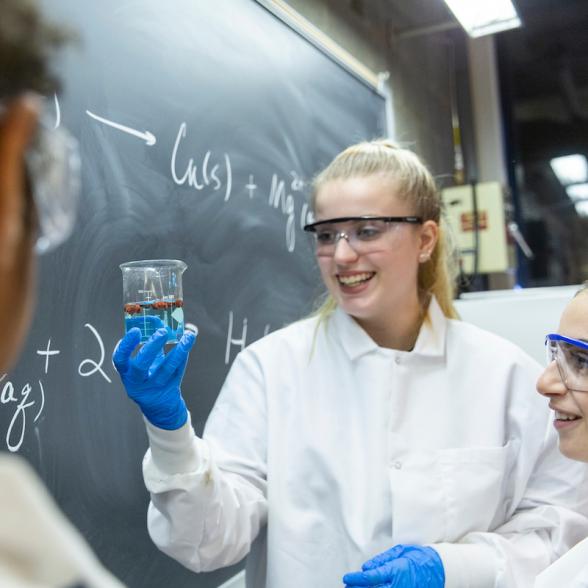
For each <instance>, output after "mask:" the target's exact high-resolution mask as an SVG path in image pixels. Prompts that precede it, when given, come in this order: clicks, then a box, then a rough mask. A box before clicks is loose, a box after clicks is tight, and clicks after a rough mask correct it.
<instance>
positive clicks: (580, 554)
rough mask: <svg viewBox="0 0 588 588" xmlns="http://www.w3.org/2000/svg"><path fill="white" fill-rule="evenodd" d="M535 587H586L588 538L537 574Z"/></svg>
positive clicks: (587, 585)
mask: <svg viewBox="0 0 588 588" xmlns="http://www.w3.org/2000/svg"><path fill="white" fill-rule="evenodd" d="M535 588H588V539H584V541H580V543H578V544H577V545H575V546H574V547H572V549H571V550H570V551H568V552H567V553H566V554H565V555H563V556H562V557H561V558H560V559H558V560H557V561H556V562H555V563H553V564H552V565H550V566H549V567H548V568H547V569H546V570H545V571H543V572H542V573H541V574H539V576H538V577H537V581H536V582H535Z"/></svg>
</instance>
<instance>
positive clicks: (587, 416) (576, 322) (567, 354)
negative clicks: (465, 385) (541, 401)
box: [535, 282, 588, 588]
mask: <svg viewBox="0 0 588 588" xmlns="http://www.w3.org/2000/svg"><path fill="white" fill-rule="evenodd" d="M545 348H546V351H547V367H546V368H545V370H544V371H543V373H542V374H541V376H540V378H539V380H538V382H537V391H538V392H539V393H540V394H542V395H543V396H545V397H547V398H548V399H549V407H550V408H551V409H552V410H553V412H554V420H553V425H554V427H555V429H556V431H557V433H558V435H559V449H560V451H561V453H563V455H565V456H566V457H569V458H570V459H575V460H578V461H583V462H588V282H586V283H585V284H584V285H583V286H582V288H581V289H580V290H579V291H578V292H577V293H576V295H575V296H574V298H572V300H571V301H570V302H569V303H568V305H567V306H566V308H565V309H564V312H563V314H562V316H561V319H560V323H559V327H558V329H557V333H550V334H549V335H547V336H546V338H545ZM587 561H588V538H587V539H584V541H581V542H580V543H578V544H577V545H575V546H574V547H573V548H572V549H571V550H570V551H569V552H568V553H566V554H565V555H563V556H562V557H561V558H560V559H558V560H557V561H556V562H555V563H553V564H552V565H551V566H550V567H549V568H547V570H545V571H544V572H543V573H542V574H540V575H539V577H538V578H537V581H536V583H535V588H548V587H550V586H556V585H557V586H566V587H569V588H581V587H583V586H588V564H586V562H587Z"/></svg>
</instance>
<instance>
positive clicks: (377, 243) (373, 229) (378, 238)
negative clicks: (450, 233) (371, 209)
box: [304, 216, 423, 256]
mask: <svg viewBox="0 0 588 588" xmlns="http://www.w3.org/2000/svg"><path fill="white" fill-rule="evenodd" d="M422 222H423V219H422V218H421V217H419V216H343V217H338V218H331V219H327V220H321V221H317V222H316V223H311V224H308V225H306V226H305V227H304V230H305V231H307V232H309V233H313V234H314V238H315V245H316V254H317V255H325V256H327V255H328V256H330V255H334V254H335V249H336V247H337V243H338V242H339V239H345V240H346V241H347V243H349V245H350V246H351V247H352V248H353V250H354V251H355V252H356V253H357V254H358V255H362V254H364V253H368V252H371V251H376V250H377V249H379V248H380V247H381V245H382V237H383V236H384V235H385V234H386V233H388V232H389V231H390V230H391V229H394V230H395V229H396V228H397V227H398V226H399V225H401V224H403V223H404V224H411V225H418V224H422ZM342 229H344V230H342Z"/></svg>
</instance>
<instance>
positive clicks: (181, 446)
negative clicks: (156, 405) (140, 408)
mask: <svg viewBox="0 0 588 588" xmlns="http://www.w3.org/2000/svg"><path fill="white" fill-rule="evenodd" d="M145 426H146V428H147V436H148V437H149V447H150V450H148V451H147V455H146V456H145V459H146V460H148V459H149V457H150V459H151V461H152V462H153V465H154V466H155V467H156V468H157V469H158V470H159V471H160V472H161V473H163V474H166V475H175V474H187V473H193V472H196V471H197V470H198V469H199V468H200V467H201V465H202V456H201V453H202V451H201V450H199V445H200V444H203V443H204V442H203V441H202V440H201V439H198V437H196V434H195V433H194V429H193V428H192V421H191V420H190V413H188V420H187V421H186V423H185V424H184V425H183V426H181V427H180V428H179V429H175V430H173V431H169V430H166V429H160V428H159V427H156V426H155V425H152V424H151V423H150V422H149V421H148V420H147V419H145ZM149 454H150V456H149Z"/></svg>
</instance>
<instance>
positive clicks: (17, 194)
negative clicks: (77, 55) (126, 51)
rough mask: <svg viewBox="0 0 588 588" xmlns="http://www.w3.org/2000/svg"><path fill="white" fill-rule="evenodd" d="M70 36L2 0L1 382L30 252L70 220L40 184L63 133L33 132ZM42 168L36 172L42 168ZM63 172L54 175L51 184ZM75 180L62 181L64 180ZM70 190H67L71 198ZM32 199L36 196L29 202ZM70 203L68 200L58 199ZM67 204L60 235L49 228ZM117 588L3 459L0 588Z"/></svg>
mask: <svg viewBox="0 0 588 588" xmlns="http://www.w3.org/2000/svg"><path fill="white" fill-rule="evenodd" d="M68 36H69V35H68V33H66V32H65V31H63V30H62V29H60V28H57V27H55V26H52V25H49V24H47V22H46V21H45V19H44V18H43V17H42V15H41V13H40V12H39V10H38V8H37V6H36V4H35V3H34V2H33V1H32V0H0V332H1V333H2V337H0V378H2V379H4V377H5V375H6V372H7V370H9V369H10V368H11V367H12V365H13V364H14V362H15V361H16V358H17V356H18V353H19V351H20V349H21V347H22V345H23V342H24V340H25V338H26V334H27V331H28V327H29V323H30V320H31V315H32V312H33V305H34V300H33V299H34V291H35V289H34V285H35V248H36V249H37V250H49V249H51V248H52V247H54V246H56V245H58V244H59V243H60V242H62V241H63V240H65V239H66V238H67V236H68V231H69V230H70V228H71V225H72V224H73V220H74V218H75V217H74V215H73V213H74V210H75V209H74V208H73V204H74V200H75V198H74V196H75V194H74V192H75V186H74V185H69V186H66V185H61V186H47V185H43V188H44V189H43V191H42V193H43V198H44V199H43V200H41V199H40V198H41V196H40V194H39V193H38V190H39V187H40V184H41V183H42V182H47V181H49V180H48V175H45V174H44V172H46V171H47V170H48V169H51V170H52V171H54V172H55V171H62V172H65V171H69V172H75V170H74V169H70V170H59V169H56V167H55V166H64V165H74V166H75V156H74V153H73V151H72V145H71V140H70V139H69V138H68V137H67V135H66V134H65V132H63V131H60V132H55V133H54V134H51V135H50V136H48V135H46V134H45V133H44V131H43V130H42V127H41V126H40V124H39V120H38V119H39V114H40V110H41V97H40V95H41V94H42V93H50V92H53V91H54V90H55V89H56V86H57V84H56V80H55V77H54V76H53V74H52V72H51V69H50V66H49V64H50V58H51V56H52V54H53V53H54V51H55V50H56V49H58V48H59V46H60V45H61V44H62V43H63V42H64V41H65V40H66V39H67V38H68ZM40 162H42V165H39V163H40ZM57 176H59V174H51V177H57ZM65 176H67V177H69V178H71V177H72V176H71V175H69V174H65V173H64V174H61V177H65ZM68 189H69V192H68ZM35 195H37V197H35ZM67 198H70V199H71V202H69V201H67V200H64V199H67ZM64 202H68V203H70V204H71V205H72V207H71V209H70V211H69V213H70V216H69V219H68V222H65V221H64V223H63V224H61V225H60V226H61V227H62V230H61V231H58V232H56V231H54V230H47V228H48V227H49V226H51V227H53V228H54V227H55V225H54V224H53V223H50V222H47V221H48V220H51V218H52V215H54V214H56V209H58V210H60V212H61V213H63V209H62V208H61V204H63V203H64ZM74 585H75V586H82V585H83V586H84V587H86V588H120V587H121V586H122V584H121V583H120V582H118V581H117V580H116V579H115V578H114V577H113V576H111V574H110V573H109V572H107V571H106V570H105V569H104V568H103V567H102V566H101V564H100V563H99V562H98V560H97V559H96V557H95V556H94V555H93V553H92V551H91V550H90V548H89V547H88V546H87V544H86V543H85V541H84V540H83V539H82V537H81V536H80V535H79V533H78V532H77V531H76V530H75V529H74V528H73V526H72V525H71V524H70V523H69V522H68V521H67V520H66V518H65V517H64V516H63V514H61V512H60V511H59V509H58V507H57V506H56V505H55V503H54V502H53V500H52V499H51V497H50V496H49V494H48V493H47V491H46V489H45V487H44V486H43V484H42V483H41V481H40V480H39V478H38V477H37V475H36V474H35V472H34V471H33V469H32V468H31V467H30V466H29V465H28V464H27V463H26V462H25V461H24V460H22V459H20V458H19V457H17V456H14V455H6V454H0V586H1V587H2V588H44V587H45V588H66V587H73V586H74Z"/></svg>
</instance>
